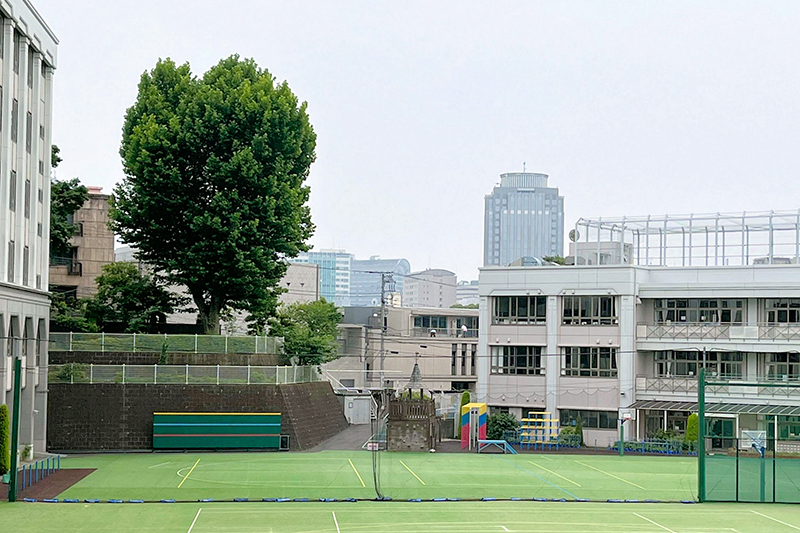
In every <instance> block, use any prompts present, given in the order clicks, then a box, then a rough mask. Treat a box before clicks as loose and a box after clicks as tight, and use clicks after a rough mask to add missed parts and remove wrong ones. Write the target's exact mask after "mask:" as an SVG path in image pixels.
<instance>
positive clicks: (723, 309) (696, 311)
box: [655, 298, 744, 324]
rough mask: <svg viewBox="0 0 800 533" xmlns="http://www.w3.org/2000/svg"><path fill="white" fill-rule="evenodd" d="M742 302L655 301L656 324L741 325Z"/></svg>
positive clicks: (692, 299) (712, 300)
mask: <svg viewBox="0 0 800 533" xmlns="http://www.w3.org/2000/svg"><path fill="white" fill-rule="evenodd" d="M743 310H744V300H715V299H710V300H706V299H699V298H689V299H657V300H656V301H655V311H656V324H667V323H671V322H688V323H692V324H703V323H710V324H741V323H742V315H743V313H742V311H743Z"/></svg>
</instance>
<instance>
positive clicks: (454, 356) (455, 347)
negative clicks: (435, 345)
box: [450, 344, 458, 376]
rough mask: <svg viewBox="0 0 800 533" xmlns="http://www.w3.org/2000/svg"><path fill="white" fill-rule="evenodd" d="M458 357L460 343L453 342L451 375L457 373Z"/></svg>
mask: <svg viewBox="0 0 800 533" xmlns="http://www.w3.org/2000/svg"><path fill="white" fill-rule="evenodd" d="M457 359H458V344H453V345H452V346H451V348H450V375H451V376H455V375H456V367H457V366H458V364H457Z"/></svg>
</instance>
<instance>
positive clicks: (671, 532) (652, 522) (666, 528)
mask: <svg viewBox="0 0 800 533" xmlns="http://www.w3.org/2000/svg"><path fill="white" fill-rule="evenodd" d="M633 514H635V515H636V516H638V517H639V518H641V519H642V520H647V521H648V522H650V523H651V524H653V525H654V526H658V527H660V528H661V529H663V530H665V531H669V533H675V532H674V531H672V530H671V529H670V528H668V527H665V526H662V525H661V524H659V523H658V522H654V521H652V520H650V519H649V518H647V517H646V516H642V515H640V514H639V513H633Z"/></svg>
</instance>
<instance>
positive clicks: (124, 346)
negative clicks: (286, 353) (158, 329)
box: [50, 333, 283, 354]
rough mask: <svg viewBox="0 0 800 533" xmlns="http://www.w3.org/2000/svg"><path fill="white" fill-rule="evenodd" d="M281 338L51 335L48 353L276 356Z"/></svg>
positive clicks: (91, 334) (136, 334)
mask: <svg viewBox="0 0 800 533" xmlns="http://www.w3.org/2000/svg"><path fill="white" fill-rule="evenodd" d="M282 346H283V338H282V337H264V336H241V337H234V336H229V335H169V334H163V335H162V334H152V335H151V334H145V333H119V334H117V333H51V334H50V350H51V351H68V352H133V353H136V352H161V351H162V350H166V351H167V352H172V353H174V352H181V353H238V354H277V353H280V351H281V347H282Z"/></svg>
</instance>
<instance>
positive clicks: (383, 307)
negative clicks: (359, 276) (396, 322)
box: [381, 272, 393, 389]
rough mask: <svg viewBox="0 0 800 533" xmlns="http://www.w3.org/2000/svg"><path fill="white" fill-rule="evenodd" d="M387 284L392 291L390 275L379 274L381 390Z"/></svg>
mask: <svg viewBox="0 0 800 533" xmlns="http://www.w3.org/2000/svg"><path fill="white" fill-rule="evenodd" d="M387 284H389V286H390V290H391V289H392V286H391V285H392V284H393V280H392V274H391V273H387V272H382V273H381V389H385V388H386V376H385V372H384V370H385V368H386V285H387Z"/></svg>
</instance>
